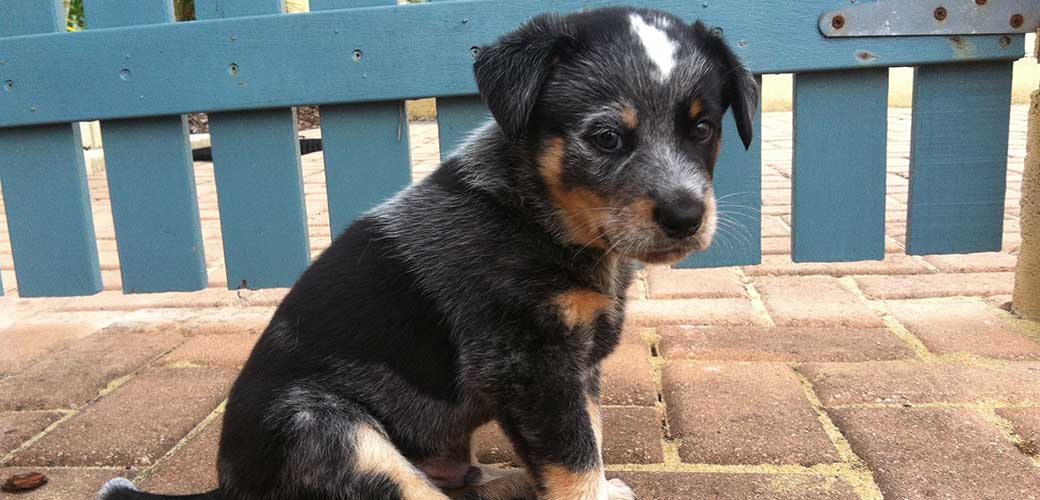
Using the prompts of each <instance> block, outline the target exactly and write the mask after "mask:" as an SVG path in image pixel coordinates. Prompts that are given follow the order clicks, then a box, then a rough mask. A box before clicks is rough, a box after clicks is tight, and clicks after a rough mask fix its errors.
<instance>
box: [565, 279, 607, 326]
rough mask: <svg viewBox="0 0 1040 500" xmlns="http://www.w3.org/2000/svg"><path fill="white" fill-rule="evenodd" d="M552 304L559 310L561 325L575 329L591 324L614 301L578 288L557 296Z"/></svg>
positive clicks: (591, 291)
mask: <svg viewBox="0 0 1040 500" xmlns="http://www.w3.org/2000/svg"><path fill="white" fill-rule="evenodd" d="M553 303H554V304H556V307H557V308H558V309H559V313H560V319H561V320H562V321H563V324H564V325H567V328H575V327H578V326H581V325H589V324H592V322H593V321H595V320H596V318H598V317H599V315H600V314H603V313H604V312H607V309H608V308H610V306H611V305H612V304H613V303H614V301H613V300H611V298H610V297H607V296H606V295H603V294H602V293H599V292H597V291H595V290H589V289H580V288H579V289H574V290H568V291H566V292H563V293H561V294H559V295H557V296H556V298H555V299H553Z"/></svg>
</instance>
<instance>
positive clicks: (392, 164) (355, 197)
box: [310, 0, 412, 238]
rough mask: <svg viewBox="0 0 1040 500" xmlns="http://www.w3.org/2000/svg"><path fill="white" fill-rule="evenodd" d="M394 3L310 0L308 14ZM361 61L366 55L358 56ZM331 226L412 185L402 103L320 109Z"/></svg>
mask: <svg viewBox="0 0 1040 500" xmlns="http://www.w3.org/2000/svg"><path fill="white" fill-rule="evenodd" d="M394 4H396V0H367V1H361V2H359V0H349V1H344V0H311V4H310V7H311V11H317V10H328V9H336V8H346V7H368V6H372V5H394ZM360 56H361V60H360V61H358V62H359V63H360V62H361V61H364V54H363V53H362V54H360ZM319 112H320V113H321V136H322V140H323V148H324V152H325V184H326V191H327V193H328V197H329V224H330V226H331V228H332V236H333V238H335V237H336V236H337V235H339V234H340V233H341V232H342V231H343V230H344V229H346V228H347V226H349V225H350V223H351V222H353V221H354V219H355V218H357V216H358V215H361V214H362V213H364V212H365V211H366V210H368V209H369V208H372V207H374V206H376V205H377V204H379V202H381V201H383V200H384V199H386V198H388V197H390V196H391V195H393V194H394V193H395V192H397V191H398V190H400V189H401V188H403V187H405V186H407V185H408V183H409V182H411V179H412V177H411V166H412V159H411V158H412V157H411V151H410V150H409V140H408V114H407V112H406V111H405V105H404V101H384V102H372V103H363V104H351V105H330V106H321V107H320V108H319Z"/></svg>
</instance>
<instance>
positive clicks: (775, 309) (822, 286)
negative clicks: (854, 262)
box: [755, 276, 884, 328]
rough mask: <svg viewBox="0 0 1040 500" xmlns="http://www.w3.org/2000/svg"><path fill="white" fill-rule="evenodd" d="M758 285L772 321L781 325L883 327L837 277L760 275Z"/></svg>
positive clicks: (757, 280) (878, 319)
mask: <svg viewBox="0 0 1040 500" xmlns="http://www.w3.org/2000/svg"><path fill="white" fill-rule="evenodd" d="M755 286H756V287H757V288H758V291H759V292H761V293H762V297H763V299H765V302H766V308H767V309H768V310H769V314H770V315H771V316H772V317H773V321H775V322H776V324H777V325H780V326H845V327H859V328H874V327H877V328H880V327H883V326H884V323H882V322H881V319H880V318H878V317H877V315H876V314H874V313H873V312H872V311H871V310H870V309H869V308H868V307H867V306H866V304H864V303H863V302H862V301H861V300H860V299H859V297H857V296H856V295H855V294H854V293H853V292H852V291H850V290H849V289H847V288H846V287H845V286H844V285H842V284H841V282H839V281H838V280H837V279H835V278H831V277H827V276H813V277H808V278H798V277H792V276H783V277H769V278H758V279H756V280H755Z"/></svg>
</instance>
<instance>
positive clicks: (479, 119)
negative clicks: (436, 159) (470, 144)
mask: <svg viewBox="0 0 1040 500" xmlns="http://www.w3.org/2000/svg"><path fill="white" fill-rule="evenodd" d="M471 78H472V77H471ZM490 119H491V112H490V111H488V109H487V106H485V105H484V103H483V102H481V101H480V98H479V97H477V96H462V97H439V98H437V134H438V135H437V137H438V142H439V143H440V147H441V159H442V160H443V159H445V158H447V157H448V156H450V155H451V154H452V153H453V152H455V149H456V148H458V147H459V146H460V145H461V144H462V143H463V142H465V140H466V138H467V137H468V136H469V135H470V134H471V133H472V132H473V130H474V129H476V128H477V127H479V126H481V125H483V124H484V122H486V121H488V120H490Z"/></svg>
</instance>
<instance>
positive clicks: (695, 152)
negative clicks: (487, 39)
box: [474, 8, 758, 263]
mask: <svg viewBox="0 0 1040 500" xmlns="http://www.w3.org/2000/svg"><path fill="white" fill-rule="evenodd" d="M474 72H475V75H476V80H477V85H478V87H479V89H480V94H481V96H482V97H483V99H484V102H485V103H487V105H488V107H489V108H490V110H491V112H492V114H493V115H494V117H495V120H496V122H498V124H499V127H500V128H501V129H502V132H503V134H504V135H505V136H506V137H507V138H508V140H510V141H511V142H513V143H514V144H516V145H517V146H518V147H520V148H523V149H524V150H525V151H527V152H528V153H529V155H530V158H533V159H534V160H535V161H534V162H533V164H534V165H536V167H535V168H536V169H537V172H534V174H536V176H537V178H538V179H539V183H540V185H541V186H542V188H543V189H542V191H541V192H542V195H543V196H545V197H546V199H547V202H548V204H549V206H550V207H551V210H552V211H553V214H554V217H553V218H554V220H555V221H556V226H557V228H558V230H559V232H560V233H561V234H562V235H563V237H564V238H566V239H567V240H569V241H570V242H571V243H574V244H578V245H583V246H585V245H587V246H595V247H599V248H602V249H604V250H607V251H608V252H616V253H618V254H621V255H624V256H626V257H630V258H635V259H639V260H642V261H644V262H649V263H664V262H674V261H677V260H679V259H681V258H682V257H684V256H686V255H687V254H689V253H690V252H694V251H699V250H704V249H706V248H707V247H708V246H709V245H710V244H711V241H712V237H713V236H714V233H715V199H714V193H713V190H712V175H713V171H714V166H715V161H716V159H717V157H718V154H719V150H720V144H721V143H720V141H721V140H722V137H721V125H722V118H723V115H724V113H725V112H726V111H727V110H729V109H732V111H733V114H734V116H735V118H736V123H737V130H738V131H739V133H740V139H741V140H742V141H743V143H744V146H745V147H748V146H750V144H751V140H752V131H753V127H752V120H753V117H754V115H755V112H756V108H757V106H758V84H757V82H756V81H755V78H754V77H753V76H752V75H751V73H750V72H749V71H748V70H747V69H746V68H745V67H744V66H743V65H742V64H741V63H740V61H739V60H738V59H737V57H736V56H735V55H734V54H733V52H732V51H731V50H730V49H729V48H728V47H727V46H726V45H725V43H724V42H723V41H722V39H721V38H719V37H718V36H716V35H715V34H714V33H713V32H712V31H710V30H708V29H707V28H705V27H704V25H702V24H701V23H699V22H698V23H695V24H692V25H688V24H685V23H684V22H683V21H682V20H681V19H679V18H677V17H675V16H672V15H670V14H666V13H663V12H659V11H653V10H645V9H631V8H609V9H600V10H594V11H589V12H583V13H579V14H573V15H570V16H566V17H562V16H558V15H554V14H546V15H542V16H539V17H537V18H534V19H532V20H531V21H529V22H528V23H526V24H525V25H523V26H522V27H521V28H520V29H518V30H517V31H515V32H512V33H509V34H507V35H505V36H503V37H502V38H501V39H499V40H498V41H497V42H496V43H495V44H493V45H490V46H488V47H485V48H483V49H482V50H481V51H480V53H479V55H478V57H477V61H476V63H475V65H474Z"/></svg>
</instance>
